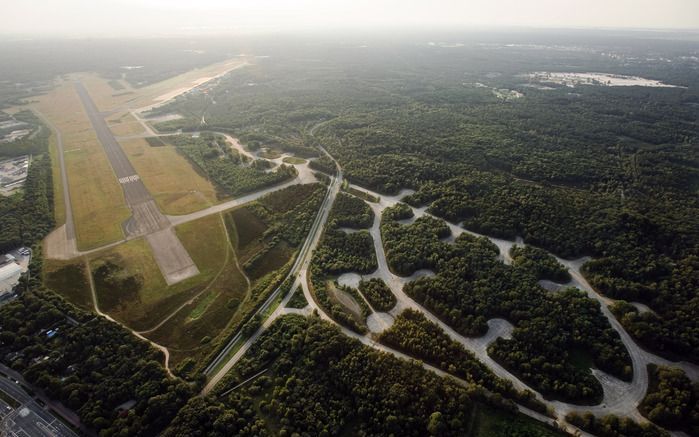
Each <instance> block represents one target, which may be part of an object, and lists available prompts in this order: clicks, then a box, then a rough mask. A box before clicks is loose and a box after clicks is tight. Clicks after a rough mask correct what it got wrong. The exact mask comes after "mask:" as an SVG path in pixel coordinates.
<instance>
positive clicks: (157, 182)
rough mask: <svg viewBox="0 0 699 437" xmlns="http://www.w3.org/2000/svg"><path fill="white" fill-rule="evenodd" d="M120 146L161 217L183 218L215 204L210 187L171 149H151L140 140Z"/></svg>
mask: <svg viewBox="0 0 699 437" xmlns="http://www.w3.org/2000/svg"><path fill="white" fill-rule="evenodd" d="M121 144H122V147H124V151H125V152H126V154H127V156H128V157H129V160H130V161H131V163H132V164H133V166H134V167H135V168H136V172H138V175H139V176H140V177H141V179H142V180H143V183H144V184H145V185H146V187H147V188H148V190H149V191H150V193H151V194H152V195H153V197H154V198H155V201H156V202H157V203H158V206H159V207H160V210H161V211H162V212H163V213H165V214H170V215H179V214H187V213H190V212H194V211H198V210H200V209H204V208H206V207H209V206H211V205H213V204H214V203H216V189H215V188H214V186H213V185H212V184H211V182H209V181H208V180H207V179H206V178H205V177H203V176H202V175H201V174H199V173H198V172H197V171H196V170H195V169H194V167H192V165H191V164H190V162H189V161H188V160H187V159H186V158H184V157H183V156H182V155H180V154H179V153H178V152H177V149H176V148H175V147H173V146H161V147H152V146H150V145H149V144H148V142H147V141H146V140H145V139H143V138H138V139H133V140H125V141H121Z"/></svg>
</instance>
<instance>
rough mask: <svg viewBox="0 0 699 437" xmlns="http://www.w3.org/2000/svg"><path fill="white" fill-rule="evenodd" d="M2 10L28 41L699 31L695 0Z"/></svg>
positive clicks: (269, 1)
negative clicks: (410, 31)
mask: <svg viewBox="0 0 699 437" xmlns="http://www.w3.org/2000/svg"><path fill="white" fill-rule="evenodd" d="M563 3H566V4H563ZM2 11H3V13H2V15H1V16H0V29H1V30H0V33H1V34H4V35H17V36H24V37H56V36H60V37H114V36H129V37H138V36H174V35H200V34H241V33H242V34H245V33H273V32H282V31H327V30H366V29H381V30H391V29H399V28H414V29H431V30H434V29H474V28H492V27H495V28H498V27H539V28H565V27H572V28H636V29H638V28H642V29H699V2H697V1H696V0H667V1H665V2H662V3H659V2H657V1H653V0H587V1H585V2H580V1H575V2H573V1H569V2H561V1H557V0H529V1H520V0H490V1H487V2H486V1H470V0H466V1H463V0H462V1H459V0H437V1H433V2H424V1H415V0H408V1H398V0H382V1H371V0H356V1H347V0H326V1H320V0H297V1H293V2H290V1H284V0H261V1H256V2H249V1H240V0H232V1H225V0H199V1H196V2H193V1H191V0H105V1H99V2H95V1H91V0H61V1H52V0H26V1H22V2H6V3H5V4H4V5H3V6H2Z"/></svg>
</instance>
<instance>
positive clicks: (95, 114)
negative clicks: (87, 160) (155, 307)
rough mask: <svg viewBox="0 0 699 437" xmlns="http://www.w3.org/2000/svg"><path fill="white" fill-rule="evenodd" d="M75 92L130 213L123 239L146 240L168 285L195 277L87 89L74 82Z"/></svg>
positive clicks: (190, 263) (192, 266) (189, 260)
mask: <svg viewBox="0 0 699 437" xmlns="http://www.w3.org/2000/svg"><path fill="white" fill-rule="evenodd" d="M75 89H76V90H77V92H78V95H79V96H80V100H81V101H82V103H83V106H84V108H85V112H86V113H87V115H88V118H89V119H90V123H91V124H92V128H93V129H94V131H95V133H96V134H97V138H98V140H99V142H100V143H101V144H102V147H103V148H104V151H105V153H106V154H107V158H108V159H109V163H110V164H111V166H112V169H113V170H114V173H115V175H116V178H117V179H118V180H119V184H121V187H122V189H123V190H124V198H125V199H126V204H127V205H128V206H129V208H130V209H131V213H132V215H131V218H129V219H128V220H127V221H126V222H125V223H124V224H123V229H124V234H125V235H126V238H127V239H131V238H135V237H140V236H146V241H148V244H149V245H150V246H151V249H152V250H153V255H154V257H155V261H156V262H157V264H158V267H159V268H160V271H161V273H162V274H163V276H164V277H165V281H166V282H167V284H168V285H171V284H174V283H177V282H180V281H182V280H184V279H187V278H190V277H192V276H194V275H196V274H198V273H199V269H198V268H197V266H196V265H195V264H194V261H192V258H191V257H190V256H189V254H188V253H187V250H186V249H185V248H184V246H183V245H182V243H181V242H180V240H179V239H178V238H177V236H176V235H175V233H174V232H173V231H172V229H171V227H172V224H171V223H170V220H168V218H167V217H166V216H165V215H163V213H162V212H160V209H159V208H158V206H157V204H156V203H155V200H154V199H153V197H152V196H151V194H150V192H149V191H148V189H147V188H146V186H145V185H144V184H143V181H142V180H141V178H140V177H139V176H138V173H136V169H134V167H133V165H132V164H131V162H130V161H129V158H128V157H127V156H126V154H125V153H124V150H123V149H122V148H121V146H120V145H119V143H118V142H117V140H116V139H115V138H114V134H113V133H112V131H111V130H109V127H108V126H107V123H106V122H105V120H104V116H103V114H101V113H100V112H99V110H98V109H97V106H95V103H94V102H93V101H92V98H91V97H90V94H89V93H88V91H87V89H86V88H85V86H84V85H83V84H82V83H80V82H76V84H75Z"/></svg>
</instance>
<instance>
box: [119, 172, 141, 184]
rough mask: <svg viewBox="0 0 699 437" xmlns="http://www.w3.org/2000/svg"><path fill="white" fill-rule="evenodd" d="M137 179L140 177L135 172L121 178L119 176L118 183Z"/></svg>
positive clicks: (126, 182)
mask: <svg viewBox="0 0 699 437" xmlns="http://www.w3.org/2000/svg"><path fill="white" fill-rule="evenodd" d="M139 179H141V178H139V177H138V175H137V174H135V175H131V176H125V177H123V178H119V183H120V184H128V183H129V182H136V181H137V180H139Z"/></svg>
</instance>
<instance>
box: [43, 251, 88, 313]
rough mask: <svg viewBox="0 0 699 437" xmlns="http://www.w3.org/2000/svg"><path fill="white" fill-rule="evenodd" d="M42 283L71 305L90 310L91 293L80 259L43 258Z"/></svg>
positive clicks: (82, 262)
mask: <svg viewBox="0 0 699 437" xmlns="http://www.w3.org/2000/svg"><path fill="white" fill-rule="evenodd" d="M42 275H43V283H44V285H45V286H46V287H47V288H49V289H50V290H53V291H55V292H56V293H58V294H60V295H61V296H63V297H64V298H65V299H66V300H68V301H69V302H70V303H72V304H73V305H75V306H77V307H80V308H82V309H84V310H92V307H93V306H92V293H91V292H90V283H89V279H88V277H87V268H86V266H85V262H84V261H83V260H82V259H74V260H71V261H58V260H51V259H44V262H43V272H42Z"/></svg>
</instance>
